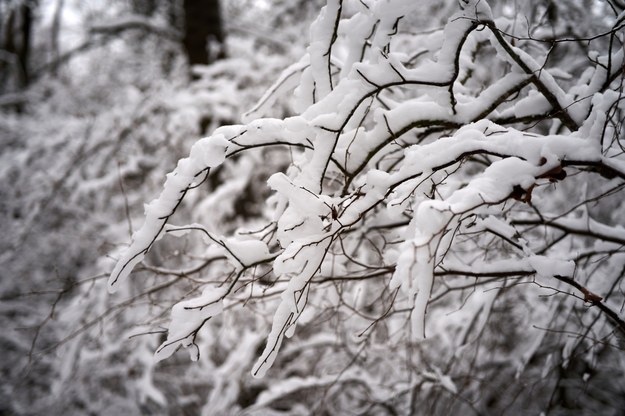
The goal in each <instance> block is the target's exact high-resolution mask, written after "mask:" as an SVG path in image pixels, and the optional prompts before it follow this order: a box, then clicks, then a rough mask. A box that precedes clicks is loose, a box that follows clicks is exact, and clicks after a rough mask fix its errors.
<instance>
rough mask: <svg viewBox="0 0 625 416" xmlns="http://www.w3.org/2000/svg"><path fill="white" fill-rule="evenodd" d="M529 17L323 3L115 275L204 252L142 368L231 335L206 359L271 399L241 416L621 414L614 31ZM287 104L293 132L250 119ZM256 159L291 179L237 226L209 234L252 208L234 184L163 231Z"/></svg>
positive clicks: (617, 20) (611, 17)
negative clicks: (225, 206) (164, 245)
mask: <svg viewBox="0 0 625 416" xmlns="http://www.w3.org/2000/svg"><path fill="white" fill-rule="evenodd" d="M539 6H540V7H538V9H537V10H538V11H537V12H536V15H537V17H536V19H535V20H532V21H526V20H524V19H523V18H520V17H519V16H518V15H517V14H516V13H517V12H519V10H514V8H513V7H512V6H511V5H498V7H496V8H494V10H491V8H490V7H489V5H488V3H487V2H486V1H485V0H461V1H459V2H458V6H457V8H456V11H455V12H454V13H453V15H451V16H450V17H449V19H448V20H447V23H446V24H445V26H444V28H442V29H439V30H432V31H427V32H419V28H418V27H412V26H411V22H413V23H414V22H415V21H418V20H419V16H416V17H415V14H418V13H420V12H423V10H424V6H423V5H420V4H419V2H413V1H407V0H391V1H378V2H362V1H347V0H345V1H342V0H330V1H329V2H328V5H327V6H326V7H324V8H323V10H322V11H321V13H320V15H319V17H318V18H317V20H315V22H314V23H313V24H312V25H311V28H310V43H309V46H308V49H307V53H306V54H305V55H304V56H303V57H302V58H301V59H300V60H299V61H298V62H296V63H294V64H292V65H291V66H290V67H288V68H287V69H285V70H284V71H283V72H282V74H281V75H280V76H279V77H278V78H277V80H276V82H275V84H274V85H273V86H272V87H271V88H270V89H269V90H268V92H267V93H266V94H265V96H263V97H262V98H261V99H260V101H259V102H258V104H257V105H256V106H254V107H253V108H252V109H251V110H250V111H248V112H247V113H246V114H245V115H244V116H243V124H240V125H229V126H223V127H219V128H217V129H216V130H215V131H214V132H213V133H212V134H211V135H210V136H208V137H205V138H203V139H201V140H199V141H197V142H196V143H195V144H194V145H193V146H192V147H191V150H190V154H189V156H188V157H187V158H184V159H181V160H180V161H179V162H178V165H177V167H176V169H175V170H174V171H173V172H171V173H170V174H169V175H167V180H166V181H165V184H164V188H163V190H162V192H161V194H160V196H159V197H158V198H156V199H155V200H153V201H152V202H150V203H149V204H147V205H146V207H145V222H144V224H143V225H142V227H141V228H140V229H139V230H138V231H136V232H135V233H134V234H133V237H132V243H131V244H130V246H129V247H128V248H126V249H124V250H122V251H121V252H120V253H119V255H118V260H117V264H116V266H115V268H114V269H113V271H112V274H111V275H110V278H109V289H110V291H112V292H115V291H118V290H122V291H124V292H126V293H127V292H128V290H129V289H128V288H129V284H130V283H129V276H130V279H133V276H131V272H132V271H133V269H134V268H136V267H137V266H138V265H140V264H142V262H143V261H144V260H145V256H146V255H147V254H148V253H149V252H150V250H152V249H154V248H155V247H158V245H159V244H161V241H160V240H163V241H166V240H170V239H171V238H173V237H182V236H185V237H188V236H190V235H194V234H195V235H197V236H198V238H199V239H196V240H193V241H195V244H202V245H201V246H200V247H202V248H201V249H198V248H197V247H198V246H197V245H196V246H194V247H195V249H194V250H195V252H198V250H199V252H203V254H201V258H202V259H203V260H201V261H203V263H202V262H201V261H200V263H198V260H195V261H194V262H193V263H192V264H190V265H189V267H190V269H188V270H187V271H181V272H178V273H174V272H173V271H172V272H171V273H170V276H171V277H172V278H173V279H174V280H171V281H169V283H171V284H172V285H174V284H178V283H179V282H176V279H178V280H184V278H186V277H187V276H190V275H193V276H194V277H193V280H192V282H193V284H192V285H191V286H192V287H191V288H190V290H189V291H188V292H187V294H186V295H185V296H182V297H181V298H180V299H179V301H178V302H177V303H176V304H175V305H174V306H173V308H172V309H171V313H170V316H169V317H168V319H167V320H166V322H168V332H167V337H166V338H164V339H162V340H161V343H160V346H158V347H157V348H156V349H155V359H156V360H157V361H160V360H165V359H168V358H169V357H170V356H172V354H174V352H175V351H176V350H178V349H179V348H186V349H187V350H188V351H189V352H190V355H191V359H192V360H198V358H199V360H200V362H202V358H200V355H201V354H207V355H208V357H212V356H213V354H219V351H218V350H216V349H217V348H218V347H217V346H218V344H219V341H218V340H215V339H212V340H208V341H207V340H203V336H202V334H203V332H202V328H206V327H208V328H210V327H211V325H212V323H213V322H214V321H217V322H218V325H220V326H223V325H227V324H226V323H225V322H232V328H231V329H230V331H229V332H228V335H227V336H228V337H235V338H237V339H240V340H241V344H239V345H241V346H242V347H241V348H242V350H241V351H240V352H237V354H236V355H235V353H234V352H233V353H232V354H231V355H230V357H233V358H227V360H229V359H233V360H236V356H239V355H240V356H241V357H245V358H241V360H242V361H241V362H243V363H247V362H249V361H250V360H251V359H252V356H254V355H255V354H256V353H255V350H256V349H258V355H257V356H256V361H255V364H253V365H252V366H251V368H249V370H250V371H251V374H252V375H253V376H254V377H264V376H267V377H272V380H279V381H271V382H269V383H268V384H267V385H265V386H264V388H265V391H263V392H262V393H261V394H259V395H258V396H257V397H256V398H255V399H254V400H253V406H252V407H250V408H249V409H248V410H247V411H249V412H250V413H253V412H255V411H260V409H265V410H266V409H274V411H276V412H278V410H288V411H289V412H291V413H293V414H299V413H301V412H309V411H312V412H317V411H321V409H325V410H326V411H328V412H330V413H333V412H340V411H345V409H347V408H350V409H351V410H352V411H353V412H356V413H361V412H365V413H368V412H376V413H377V412H387V413H389V414H398V413H399V414H413V413H422V414H429V413H443V414H453V413H457V412H460V411H466V410H467V409H472V410H473V411H475V412H476V413H480V412H482V411H489V412H494V413H500V412H503V411H504V410H506V409H507V410H510V411H512V410H511V409H516V410H517V411H522V410H523V411H531V412H533V413H534V412H539V411H542V410H549V409H555V408H557V409H559V410H558V411H559V412H566V411H567V410H570V411H572V412H575V411H576V410H579V409H586V410H587V411H590V412H593V411H596V412H606V414H607V413H610V412H612V413H614V412H617V411H618V410H617V409H618V407H619V406H624V405H625V403H624V402H623V397H625V395H624V394H623V393H624V391H625V390H624V389H625V385H624V384H623V381H622V380H623V379H624V378H623V372H624V370H625V366H624V362H623V355H622V349H623V348H624V347H625V342H624V336H625V321H623V318H622V313H621V312H622V305H623V302H624V301H625V297H624V295H623V293H624V292H623V289H624V287H623V270H624V268H625V252H624V251H623V246H624V245H625V229H624V228H623V227H622V226H621V223H622V215H623V214H622V213H623V206H622V201H623V198H622V195H623V193H622V189H623V186H624V184H625V158H624V156H623V147H622V146H623V140H624V139H623V134H622V131H621V126H622V120H623V113H622V111H623V100H622V81H623V68H624V65H623V64H624V60H623V43H622V41H623V39H622V36H623V32H622V29H623V24H624V19H625V17H624V16H625V15H624V14H623V13H620V14H618V12H617V11H616V9H610V7H608V5H606V4H604V3H597V4H595V3H593V8H591V10H584V7H585V6H584V4H582V3H581V2H579V4H578V2H574V3H572V4H571V5H569V6H566V7H564V6H563V7H562V8H561V9H564V10H565V11H564V13H569V14H570V16H571V17H575V18H578V19H581V20H579V23H580V25H579V26H577V27H571V26H570V25H568V24H567V23H566V22H565V17H568V16H555V17H554V16H552V15H549V13H552V14H553V13H555V12H554V9H557V7H556V6H555V5H553V4H551V3H548V4H546V7H545V6H543V4H542V3H541V4H539ZM517 7H518V6H517ZM550 7H551V8H552V9H550ZM558 7H559V6H558ZM612 7H613V8H614V7H617V6H614V5H612ZM541 10H542V11H543V14H542V15H539V12H540V11H541ZM550 19H551V20H550ZM576 30H581V31H585V32H584V33H579V32H576ZM586 32H588V33H586ZM285 97H286V98H289V97H291V98H292V100H293V107H294V109H295V112H296V113H295V115H293V116H290V117H286V118H270V117H269V116H270V115H271V111H272V108H273V105H274V102H275V100H277V99H281V98H282V99H284V98H285ZM274 147H275V148H280V149H288V151H287V152H282V153H277V154H278V155H280V157H282V158H284V157H288V160H287V164H288V166H286V169H285V170H284V171H275V172H272V174H271V175H270V176H269V178H268V179H267V182H266V183H267V186H268V187H269V189H270V190H271V195H270V196H268V197H267V198H266V203H265V204H264V208H263V209H262V210H261V211H260V212H257V215H254V216H252V217H250V219H249V220H245V218H242V221H241V222H240V223H239V227H238V229H236V230H234V231H233V230H224V229H223V227H222V226H221V225H220V224H219V222H218V221H214V220H213V219H211V216H212V215H213V214H212V212H213V211H211V209H215V207H216V206H217V204H219V203H220V201H218V199H219V198H226V199H232V198H234V196H233V193H238V194H241V193H243V192H250V190H249V189H248V190H247V191H245V189H244V188H243V186H239V185H237V182H236V176H235V177H233V180H232V182H230V183H229V184H224V185H222V186H223V187H225V188H223V193H222V195H221V196H220V197H216V198H214V199H213V200H211V201H209V202H206V200H204V202H202V201H198V202H197V207H198V209H199V210H200V211H201V212H198V213H196V214H195V215H196V218H197V219H198V222H195V223H191V224H188V225H175V223H176V221H175V219H176V217H175V214H176V211H177V210H178V208H179V207H180V206H181V204H182V203H183V201H184V200H185V199H188V198H193V196H192V195H193V193H194V192H196V188H198V187H200V186H201V185H202V184H203V183H204V182H206V181H210V180H211V177H212V175H213V172H215V171H220V170H221V169H224V168H225V167H227V166H228V165H229V164H231V163H234V164H236V163H239V162H238V160H239V159H238V158H239V157H240V155H244V154H246V153H250V154H258V151H259V149H271V148H274ZM262 154H263V155H265V156H263V157H270V156H268V155H271V153H268V151H267V152H266V153H262ZM269 165H270V166H276V167H280V168H281V165H280V164H279V163H270V164H269ZM240 169H241V171H240V172H241V173H240V174H241V177H246V178H250V177H251V176H253V175H255V174H256V173H258V172H257V171H255V170H253V169H252V170H250V168H249V167H247V168H246V167H245V166H241V167H240ZM243 182H244V183H250V180H249V179H246V180H243ZM254 186H255V187H257V188H256V189H253V190H251V192H252V193H256V194H258V193H266V191H265V190H264V189H263V187H262V185H261V184H260V183H255V184H254ZM208 199H209V200H210V196H209V197H208ZM239 203H244V202H241V201H240V202H239ZM235 214H236V212H235ZM209 263H210V264H209ZM198 264H199V266H198ZM137 278H138V277H134V279H137ZM188 283H189V282H186V284H188ZM155 288H156V287H155ZM267 310H270V311H271V314H272V315H273V319H272V321H271V323H270V325H269V323H267V324H265V325H264V326H263V323H262V322H263V319H262V317H263V316H264V315H266V313H267ZM233 316H236V320H234V319H232V317H233ZM254 317H256V318H254ZM259 317H260V321H256V324H253V325H252V324H250V325H251V326H250V328H251V329H249V328H248V325H246V324H243V323H242V322H241V321H240V320H246V319H257V318H259ZM158 322H163V321H162V319H159V321H158ZM263 328H266V329H265V330H266V331H267V336H266V339H265V341H264V346H262V343H261V341H260V340H259V338H258V336H257V335H256V334H257V331H260V330H262V329H263ZM249 331H253V332H249ZM146 332H147V331H146ZM232 332H235V334H232ZM205 333H206V334H207V335H206V339H208V338H212V337H215V336H217V337H219V336H220V335H218V334H222V335H223V336H226V335H225V334H226V331H221V332H219V333H215V332H212V330H208V329H207V330H206V332H205ZM208 334H212V335H208ZM216 334H217V335H216ZM252 334H254V335H252ZM294 335H296V337H295V338H296V341H294V342H289V340H288V338H291V337H294ZM226 343H228V341H226ZM261 346H262V348H261ZM293 357H295V358H293ZM210 359H213V358H209V360H210ZM282 360H284V361H283V362H282V363H281V361H282ZM294 361H296V362H297V365H295V366H293V365H292V364H289V363H293V362H294ZM607 363H609V364H607ZM224 365H225V364H224ZM239 365H241V364H240V363H239ZM272 365H273V366H278V367H277V369H276V370H275V371H276V373H275V379H274V378H273V377H274V376H272V371H274V370H273V369H271V367H272ZM289 366H291V367H289ZM609 366H611V367H612V368H611V369H610V370H607V369H606V367H609ZM220 368H221V369H223V368H224V367H220ZM225 368H230V367H227V366H226V367H225ZM289 368H290V370H289ZM226 379H227V377H226ZM248 382H249V381H248ZM536 390H539V391H540V393H539V394H537V398H536V399H533V400H531V401H530V400H529V398H530V397H534V395H535V394H536ZM217 391H220V390H219V389H218V390H217ZM304 392H307V393H304ZM211 397H212V396H211ZM322 399H323V400H326V402H325V403H322V402H321V401H322ZM218 401H219V398H218V397H216V396H215V397H214V398H213V399H212V401H211V400H209V401H208V403H207V406H209V407H207V408H205V410H206V412H208V413H210V412H211V409H212V410H213V411H216V410H215V409H220V408H219V407H218ZM211 403H212V405H211ZM280 403H282V404H280ZM285 403H286V404H285ZM213 405H214V406H217V407H214V408H213V407H210V406H213ZM239 406H241V404H240V403H239ZM285 406H286V407H285ZM463 409H464V410H463ZM223 411H225V408H224V409H223Z"/></svg>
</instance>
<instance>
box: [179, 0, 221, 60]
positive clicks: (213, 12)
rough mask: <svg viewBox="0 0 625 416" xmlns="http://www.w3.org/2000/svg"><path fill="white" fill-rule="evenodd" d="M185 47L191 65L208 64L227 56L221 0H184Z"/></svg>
mask: <svg viewBox="0 0 625 416" xmlns="http://www.w3.org/2000/svg"><path fill="white" fill-rule="evenodd" d="M184 12H185V30H184V39H183V44H184V49H185V53H186V54H187V58H188V60H189V65H196V64H202V65H208V64H210V63H211V62H214V61H215V60H217V59H221V58H223V57H224V56H225V49H224V39H225V37H224V31H223V26H222V23H221V12H220V7H219V0H184Z"/></svg>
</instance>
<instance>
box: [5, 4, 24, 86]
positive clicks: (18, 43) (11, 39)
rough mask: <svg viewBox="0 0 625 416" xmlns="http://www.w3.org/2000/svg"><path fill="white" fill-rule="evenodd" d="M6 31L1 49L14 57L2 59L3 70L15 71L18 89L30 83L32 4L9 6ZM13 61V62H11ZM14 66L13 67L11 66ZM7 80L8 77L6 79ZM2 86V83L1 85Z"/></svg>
mask: <svg viewBox="0 0 625 416" xmlns="http://www.w3.org/2000/svg"><path fill="white" fill-rule="evenodd" d="M3 26H4V33H2V37H1V38H0V49H2V50H3V52H5V54H7V56H11V57H13V59H7V58H5V59H4V60H2V61H3V62H2V64H3V65H2V66H3V67H4V68H2V72H5V75H4V76H6V74H8V73H9V72H13V71H14V73H15V80H16V83H17V85H16V87H17V89H18V90H19V89H23V88H25V87H26V86H27V85H28V81H29V78H28V57H29V54H30V31H31V26H32V11H31V6H30V5H28V4H27V3H25V2H24V3H22V4H19V5H17V6H15V7H12V8H11V7H8V11H7V17H6V21H5V22H4V25H3ZM10 61H13V62H10ZM11 67H13V68H11ZM5 80H6V79H5ZM0 87H2V85H0Z"/></svg>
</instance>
